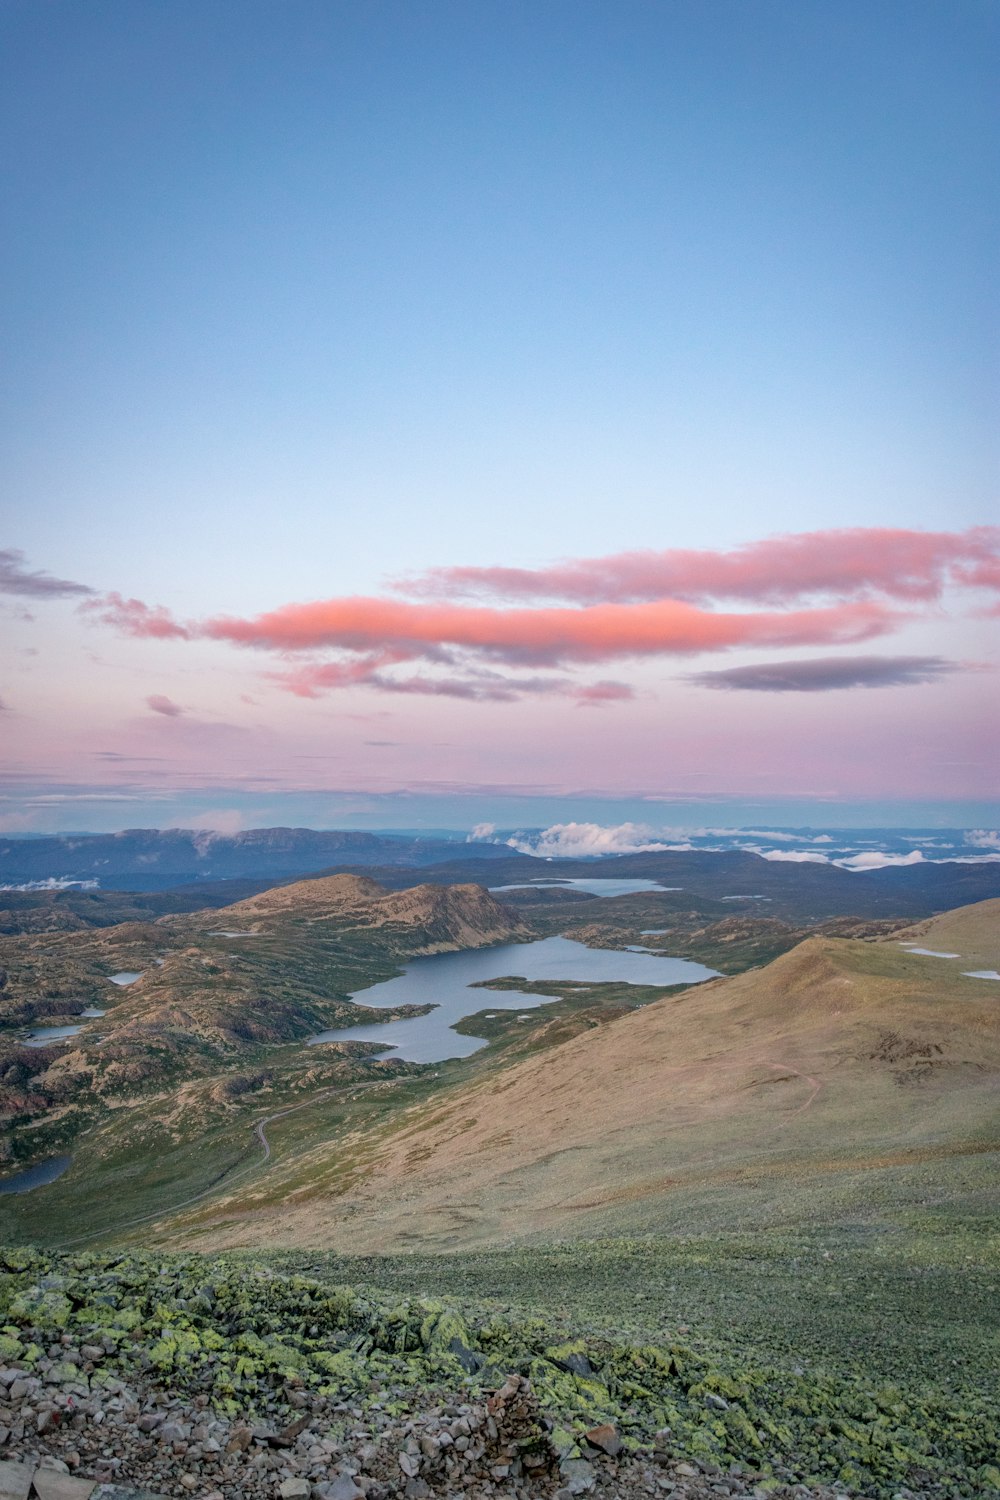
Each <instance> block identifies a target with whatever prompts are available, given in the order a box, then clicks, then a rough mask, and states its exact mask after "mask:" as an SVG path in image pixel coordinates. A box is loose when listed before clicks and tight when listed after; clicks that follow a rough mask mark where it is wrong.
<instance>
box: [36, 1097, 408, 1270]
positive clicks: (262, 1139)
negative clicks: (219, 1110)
mask: <svg viewBox="0 0 1000 1500" xmlns="http://www.w3.org/2000/svg"><path fill="white" fill-rule="evenodd" d="M423 1076H424V1075H423V1074H421V1073H415V1074H411V1075H409V1076H404V1077H402V1078H396V1079H385V1078H374V1079H372V1081H371V1082H370V1083H356V1084H347V1085H344V1084H341V1085H340V1086H339V1087H336V1088H329V1089H322V1090H321V1091H320V1092H319V1093H318V1094H313V1095H312V1096H311V1097H310V1098H308V1099H303V1100H302V1101H301V1102H300V1103H298V1104H290V1105H289V1106H288V1108H287V1109H278V1110H275V1112H274V1114H273V1115H265V1116H264V1118H263V1119H262V1120H258V1121H257V1122H256V1124H255V1125H254V1127H253V1134H254V1136H255V1138H256V1140H257V1143H258V1145H259V1146H260V1148H261V1153H262V1154H261V1157H260V1159H259V1160H258V1161H252V1162H248V1163H247V1165H246V1166H245V1167H241V1168H240V1169H239V1170H238V1171H236V1172H225V1173H223V1175H222V1176H221V1177H218V1178H216V1180H215V1182H213V1183H211V1184H210V1185H209V1186H208V1187H207V1188H202V1190H201V1192H200V1193H194V1194H192V1196H191V1197H190V1198H182V1199H181V1201H180V1203H170V1204H168V1205H166V1206H165V1207H163V1208H158V1209H155V1210H154V1211H153V1212H152V1213H148V1214H140V1215H139V1216H138V1218H135V1219H127V1220H126V1221H125V1223H124V1224H116V1225H115V1233H116V1234H117V1233H119V1232H120V1231H122V1230H125V1229H136V1228H138V1226H139V1225H140V1224H149V1223H151V1222H152V1221H153V1220H155V1219H165V1218H168V1217H170V1216H172V1215H173V1214H176V1213H179V1212H180V1211H181V1209H184V1208H190V1207H191V1206H192V1205H193V1204H195V1203H201V1202H202V1200H203V1199H205V1198H209V1197H211V1196H212V1195H213V1194H215V1193H218V1192H219V1191H220V1190H222V1189H224V1188H228V1187H230V1186H231V1185H232V1184H233V1183H235V1182H239V1181H241V1180H242V1178H244V1177H246V1176H247V1175H248V1174H249V1173H250V1172H253V1171H255V1170H256V1169H257V1168H258V1167H261V1166H263V1165H264V1163H265V1162H268V1161H270V1159H271V1143H270V1141H269V1140H268V1138H267V1128H266V1127H267V1126H268V1125H270V1124H271V1123H272V1122H273V1121H274V1120H283V1119H284V1118H285V1116H286V1115H294V1114H297V1113H298V1111H299V1110H300V1109H308V1108H309V1107H310V1106H311V1105H313V1104H321V1103H322V1102H323V1100H324V1099H329V1098H330V1096H331V1094H339V1093H343V1092H345V1090H346V1089H349V1088H353V1089H354V1091H355V1092H356V1093H360V1092H361V1091H362V1090H364V1089H371V1088H376V1087H379V1086H384V1085H385V1084H386V1083H412V1082H413V1081H414V1080H415V1079H417V1078H422V1077H423ZM103 1233H104V1231H103V1230H100V1229H98V1230H94V1231H93V1232H91V1233H88V1234H81V1235H77V1237H76V1238H75V1239H72V1240H63V1241H62V1242H61V1244H60V1246H59V1248H60V1249H72V1248H73V1246H75V1245H84V1244H86V1243H87V1241H88V1240H96V1239H100V1238H102V1236H103Z"/></svg>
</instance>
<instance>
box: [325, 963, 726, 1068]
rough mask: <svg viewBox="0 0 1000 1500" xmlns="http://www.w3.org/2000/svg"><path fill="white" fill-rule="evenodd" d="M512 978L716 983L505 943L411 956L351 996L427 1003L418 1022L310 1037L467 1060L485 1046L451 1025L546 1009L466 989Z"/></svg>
mask: <svg viewBox="0 0 1000 1500" xmlns="http://www.w3.org/2000/svg"><path fill="white" fill-rule="evenodd" d="M513 975H516V976H518V977H520V978H524V979H527V980H529V981H530V980H533V979H534V980H539V979H547V980H562V981H565V982H566V983H575V984H580V985H588V984H608V983H611V984H614V983H619V984H655V985H660V986H664V987H665V986H667V985H671V984H701V983H703V981H704V980H706V979H716V978H717V977H718V975H717V973H716V970H715V969H709V968H706V967H705V965H704V964H697V963H691V962H689V961H688V960H687V959H683V958H668V957H666V956H662V957H661V956H660V955H655V956H654V955H652V954H648V953H634V952H623V951H621V950H619V949H612V948H587V947H586V946H585V945H584V944H583V943H575V942H573V940H572V939H571V938H562V937H552V938H542V939H540V940H539V941H537V942H533V943H504V944H502V945H501V946H500V947H497V948H473V949H468V950H466V951H464V952H462V953H438V954H435V955H434V956H433V957H430V958H415V959H414V960H413V961H412V962H411V963H409V964H407V966H406V969H405V971H404V972H403V973H402V974H400V975H398V976H397V977H396V978H395V979H387V980H385V981H384V983H382V984H376V985H372V987H371V988H370V989H367V990H356V991H355V992H354V994H353V995H352V996H351V999H352V1000H354V1001H356V1002H357V1004H358V1005H368V1006H373V1007H375V1008H377V1009H383V1008H385V1007H389V1006H396V1005H433V1006H434V1007H435V1008H434V1010H432V1011H429V1012H428V1013H427V1014H426V1015H423V1016H410V1017H408V1018H407V1019H406V1020H402V1021H384V1022H381V1023H380V1022H378V1021H375V1022H371V1021H369V1022H367V1023H362V1024H360V1025H357V1026H348V1027H342V1028H335V1029H331V1030H329V1031H321V1032H319V1033H318V1035H316V1036H312V1037H310V1038H309V1044H310V1046H315V1045H316V1044H317V1043H320V1042H382V1043H384V1044H387V1045H389V1046H390V1047H392V1048H393V1051H394V1054H395V1056H397V1057H401V1058H404V1059H405V1060H406V1061H407V1062H423V1063H430V1062H443V1061H444V1060H445V1058H447V1057H469V1056H470V1055H471V1054H472V1053H473V1052H478V1051H479V1049H480V1047H485V1046H486V1041H485V1040H484V1039H483V1038H482V1037H475V1036H463V1035H462V1034H461V1032H458V1031H455V1030H454V1026H455V1023H456V1022H457V1021H461V1020H462V1019H463V1018H464V1017H465V1016H470V1015H474V1014H475V1013H476V1012H477V1011H481V1010H485V1008H486V1006H487V1005H488V1006H489V1007H490V1010H491V1011H492V1012H494V1013H495V1012H497V1011H500V1010H513V1011H526V1010H535V1009H537V1007H538V1006H540V1005H551V1004H552V1002H553V999H554V997H553V996H552V995H537V994H531V993H525V992H524V991H522V990H487V991H482V990H477V989H472V988H470V986H472V985H475V984H481V983H482V982H483V981H484V980H486V979H503V978H507V977H510V976H513Z"/></svg>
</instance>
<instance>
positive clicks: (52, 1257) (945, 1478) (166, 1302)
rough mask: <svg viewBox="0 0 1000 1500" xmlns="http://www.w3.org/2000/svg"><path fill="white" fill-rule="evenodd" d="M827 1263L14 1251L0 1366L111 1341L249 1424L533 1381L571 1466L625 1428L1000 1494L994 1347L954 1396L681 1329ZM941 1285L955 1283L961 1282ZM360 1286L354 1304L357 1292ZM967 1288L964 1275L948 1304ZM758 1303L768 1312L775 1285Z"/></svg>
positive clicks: (718, 1450)
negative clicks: (684, 1312) (600, 1433)
mask: <svg viewBox="0 0 1000 1500" xmlns="http://www.w3.org/2000/svg"><path fill="white" fill-rule="evenodd" d="M793 1251H794V1252H795V1254H792V1252H793ZM828 1253H830V1252H828V1251H826V1250H823V1249H820V1247H819V1245H818V1244H814V1243H810V1242H807V1241H800V1242H798V1243H797V1244H793V1243H791V1242H788V1243H785V1244H783V1245H780V1246H779V1245H777V1244H775V1245H772V1246H771V1247H770V1248H769V1252H765V1253H764V1254H763V1255H761V1254H760V1252H759V1250H758V1249H757V1248H756V1247H754V1246H750V1245H746V1244H743V1245H739V1244H736V1243H734V1244H732V1245H730V1246H729V1247H726V1248H725V1249H723V1250H722V1251H721V1253H720V1247H718V1246H712V1245H706V1244H701V1245H699V1244H698V1243H697V1242H692V1243H691V1244H690V1245H688V1246H687V1247H682V1248H680V1249H679V1248H678V1247H677V1246H664V1245H655V1244H647V1245H639V1244H633V1245H626V1244H621V1243H619V1244H615V1245H611V1246H601V1245H592V1246H577V1247H574V1248H573V1249H572V1250H566V1251H560V1250H558V1249H555V1250H552V1251H550V1252H547V1253H546V1254H545V1255H544V1256H540V1255H528V1256H525V1255H516V1256H511V1255H502V1254H501V1255H495V1256H489V1257H480V1258H478V1259H477V1260H476V1261H475V1262H472V1261H469V1260H468V1259H462V1260H459V1261H456V1262H455V1263H453V1264H452V1265H450V1266H448V1265H446V1264H442V1263H441V1262H434V1263H431V1262H428V1261H423V1262H414V1261H410V1263H409V1264H405V1263H400V1262H372V1261H369V1262H366V1263H364V1264H360V1263H350V1262H347V1263H345V1262H333V1261H324V1259H323V1258H322V1257H319V1258H318V1259H317V1258H316V1257H313V1258H312V1260H311V1261H310V1265H309V1272H310V1274H308V1275H307V1274H304V1272H303V1271H299V1270H296V1269H295V1266H294V1264H293V1261H292V1259H291V1258H288V1257H285V1258H280V1259H279V1258H275V1257H265V1256H260V1255H229V1256H220V1257H209V1258H202V1257H198V1256H160V1255H150V1254H132V1253H115V1252H110V1253H99V1254H95V1253H89V1254H85V1255H79V1256H68V1255H60V1254H54V1253H50V1252H42V1251H31V1250H17V1249H11V1250H7V1251H6V1252H0V1357H2V1359H3V1361H4V1362H5V1363H7V1364H11V1363H16V1364H19V1365H22V1366H24V1367H25V1368H27V1369H29V1370H30V1369H31V1368H32V1366H33V1365H34V1364H35V1363H36V1362H37V1361H38V1360H40V1359H41V1358H42V1357H43V1351H44V1350H45V1349H46V1348H47V1347H48V1346H50V1345H52V1344H53V1343H56V1342H58V1341H59V1340H60V1339H61V1338H62V1337H63V1336H64V1335H68V1336H69V1339H70V1342H72V1343H74V1344H86V1343H88V1342H92V1341H93V1340H94V1339H96V1338H98V1337H100V1338H101V1339H102V1340H103V1341H104V1342H105V1347H107V1345H108V1342H110V1345H111V1348H112V1350H113V1355H112V1359H111V1361H110V1369H109V1370H108V1371H107V1374H108V1375H111V1376H112V1377H114V1375H115V1374H117V1375H119V1376H122V1377H124V1378H126V1379H128V1378H130V1377H132V1376H134V1375H136V1374H141V1375H142V1377H143V1378H144V1379H149V1378H153V1379H155V1380H158V1381H160V1382H161V1383H163V1384H167V1385H170V1386H171V1387H172V1388H174V1389H176V1390H178V1391H181V1392H187V1393H190V1394H199V1395H207V1396H208V1397H209V1399H210V1401H211V1402H212V1403H213V1404H214V1405H215V1406H217V1407H218V1408H219V1409H220V1410H222V1411H224V1412H228V1413H230V1414H234V1413H236V1412H237V1411H241V1412H242V1411H250V1412H253V1411H254V1410H255V1409H257V1408H259V1407H262V1406H263V1405H264V1404H265V1402H266V1403H268V1404H269V1405H270V1404H271V1403H273V1401H274V1399H275V1396H277V1398H278V1401H279V1404H280V1401H281V1398H282V1393H283V1392H287V1391H288V1390H289V1388H290V1386H295V1387H297V1388H299V1389H301V1388H302V1387H303V1386H304V1387H305V1388H306V1389H307V1390H309V1389H311V1390H315V1391H317V1392H320V1393H323V1394H326V1395H333V1396H336V1397H337V1399H339V1400H349V1401H350V1402H351V1403H352V1404H356V1405H357V1406H359V1407H361V1409H362V1411H363V1410H364V1408H365V1407H366V1405H367V1404H368V1403H370V1402H371V1401H372V1400H374V1399H376V1398H377V1399H378V1400H379V1402H380V1404H381V1405H382V1406H383V1409H384V1403H385V1399H386V1398H385V1392H386V1391H387V1390H388V1391H390V1392H391V1391H393V1390H397V1391H402V1390H404V1389H405V1390H410V1391H412V1390H413V1389H414V1388H420V1387H426V1388H428V1389H430V1388H437V1389H440V1388H441V1387H449V1386H450V1387H452V1388H462V1389H470V1388H471V1389H473V1390H475V1389H479V1388H482V1387H484V1386H487V1387H489V1386H494V1385H496V1384H498V1383H500V1381H501V1380H502V1378H503V1376H504V1375H506V1374H507V1373H508V1372H510V1371H517V1372H519V1373H521V1374H524V1375H527V1376H529V1377H530V1379H531V1381H532V1384H533V1386H534V1388H535V1391H536V1393H537V1395H538V1396H539V1398H540V1401H541V1405H542V1409H543V1412H544V1413H545V1414H546V1415H547V1416H548V1417H549V1419H550V1421H551V1423H552V1434H551V1436H552V1441H553V1442H554V1444H555V1445H556V1447H557V1448H559V1450H560V1451H561V1452H562V1453H563V1454H564V1455H568V1454H572V1452H573V1450H574V1445H575V1444H576V1443H577V1441H578V1440H579V1439H581V1438H582V1435H583V1433H584V1432H585V1431H586V1429H587V1428H588V1427H590V1426H592V1425H593V1424H594V1423H595V1422H598V1421H609V1422H612V1423H614V1424H615V1426H616V1427H617V1428H618V1429H619V1431H620V1432H621V1434H622V1436H623V1438H624V1440H625V1443H626V1447H627V1448H629V1449H631V1450H632V1451H635V1452H642V1451H644V1450H645V1451H648V1450H649V1448H650V1446H651V1445H652V1442H653V1437H654V1434H660V1437H659V1439H658V1442H659V1445H660V1446H661V1447H662V1445H663V1444H664V1443H666V1445H667V1450H668V1451H672V1452H674V1453H675V1454H676V1455H677V1456H696V1457H700V1458H703V1459H707V1460H711V1461H713V1462H716V1463H720V1464H724V1465H726V1466H728V1465H730V1464H732V1463H734V1462H736V1463H741V1464H743V1465H746V1466H747V1467H748V1468H751V1469H753V1470H755V1471H763V1472H764V1473H768V1472H775V1471H777V1472H778V1473H780V1474H781V1475H782V1477H784V1476H786V1475H788V1476H791V1477H794V1478H797V1479H801V1480H803V1481H805V1482H813V1483H823V1482H826V1483H831V1482H833V1481H839V1482H840V1483H841V1484H843V1485H844V1486H846V1487H848V1488H849V1489H854V1490H858V1491H862V1492H864V1493H865V1494H868V1495H872V1496H877V1497H884V1500H888V1497H891V1496H892V1495H894V1494H895V1493H896V1492H897V1491H898V1489H899V1488H900V1487H901V1486H904V1485H905V1486H907V1487H908V1488H911V1489H914V1490H917V1491H921V1492H926V1493H928V1494H936V1495H941V1496H949V1497H957V1496H963V1497H974V1496H984V1497H985V1496H987V1495H992V1494H997V1493H1000V1469H998V1468H997V1467H996V1455H997V1449H998V1443H1000V1413H998V1409H997V1391H996V1386H995V1383H994V1382H992V1380H991V1378H990V1374H991V1371H992V1370H994V1369H995V1355H996V1347H995V1340H994V1343H993V1345H992V1346H991V1344H990V1341H989V1338H988V1337H987V1336H986V1334H985V1332H984V1331H982V1330H981V1332H980V1335H979V1336H978V1337H971V1338H968V1337H966V1338H965V1339H964V1341H963V1347H964V1349H965V1358H964V1360H963V1362H962V1364H961V1365H959V1364H955V1365H953V1366H952V1371H951V1373H949V1375H948V1378H947V1379H946V1380H944V1381H941V1380H936V1379H934V1378H933V1376H934V1375H935V1373H936V1371H935V1370H933V1369H928V1366H927V1362H926V1353H927V1351H926V1350H923V1351H920V1350H919V1348H918V1345H917V1344H916V1343H914V1342H913V1340H912V1338H911V1337H910V1336H909V1335H907V1334H906V1333H904V1334H903V1337H902V1340H901V1344H902V1346H903V1347H902V1348H901V1349H900V1354H899V1359H898V1360H895V1361H890V1363H889V1365H888V1366H886V1365H885V1364H884V1362H883V1361H882V1360H880V1359H874V1360H865V1361H861V1360H849V1359H845V1358H844V1351H843V1350H841V1349H839V1348H834V1349H826V1350H825V1357H824V1358H821V1357H819V1353H820V1351H819V1350H818V1349H817V1350H816V1351H813V1352H812V1354H811V1357H808V1358H807V1357H805V1356H803V1357H802V1358H801V1359H799V1360H793V1359H790V1358H788V1357H784V1358H776V1357H775V1356H774V1353H773V1352H769V1351H768V1349H767V1347H766V1340H765V1338H764V1331H763V1329H760V1330H758V1338H757V1339H754V1338H750V1339H746V1340H744V1339H741V1338H737V1334H738V1330H739V1324H738V1318H737V1311H738V1310H737V1308H736V1307H730V1308H729V1309H728V1310H727V1313H726V1316H727V1317H728V1318H729V1320H730V1333H729V1336H728V1337H726V1336H723V1334H722V1330H721V1328H720V1326H719V1325H720V1323H721V1321H722V1320H721V1318H720V1317H719V1315H718V1311H717V1313H716V1316H715V1326H713V1327H711V1328H710V1327H709V1322H710V1320H706V1321H705V1322H704V1323H703V1322H702V1320H701V1319H697V1318H696V1319H695V1320H694V1321H692V1322H691V1323H686V1322H682V1321H680V1320H679V1318H678V1314H679V1313H680V1311H681V1309H682V1307H684V1306H694V1307H695V1309H696V1312H697V1311H700V1310H701V1309H700V1307H699V1296H698V1295H694V1296H692V1293H697V1289H698V1287H699V1285H700V1286H701V1294H700V1295H701V1300H702V1302H703V1300H704V1297H705V1284H704V1280H703V1275H704V1271H705V1270H707V1268H708V1267H709V1266H711V1268H712V1272H713V1280H714V1282H715V1287H716V1289H715V1291H714V1292H713V1294H712V1295H713V1297H714V1299H715V1300H716V1302H717V1301H718V1300H719V1298H720V1295H721V1296H722V1298H723V1300H724V1298H725V1294H726V1292H727V1290H731V1289H732V1288H734V1287H736V1286H737V1285H739V1284H740V1283H741V1282H744V1281H748V1280H749V1281H754V1280H759V1279H760V1278H761V1277H763V1278H764V1280H765V1281H769V1284H770V1293H771V1294H772V1295H773V1294H774V1293H775V1292H777V1291H779V1290H780V1289H781V1288H785V1289H787V1288H788V1287H789V1286H791V1285H792V1283H793V1282H794V1281H795V1280H798V1281H800V1282H801V1281H803V1280H808V1281H809V1282H810V1283H812V1284H814V1285H816V1286H822V1285H823V1284H824V1282H825V1281H827V1282H828V1281H829V1279H830V1276H831V1272H830V1270H829V1267H828V1262H827V1261H826V1259H825V1257H826V1255H827V1254H828ZM727 1261H728V1269H727ZM640 1268H641V1272H642V1279H641V1282H637V1280H636V1274H637V1272H638V1271H639V1270H640ZM923 1270H924V1272H925V1273H926V1274H928V1275H930V1276H931V1277H932V1280H933V1278H934V1277H935V1275H936V1276H938V1277H940V1276H941V1267H940V1266H938V1267H936V1268H935V1267H934V1266H932V1265H930V1264H928V1265H927V1266H925V1267H924V1268H923ZM917 1271H918V1267H917V1266H916V1265H915V1264H913V1263H911V1264H910V1265H909V1267H908V1268H906V1269H904V1268H902V1267H900V1266H899V1265H894V1264H893V1263H892V1261H891V1260H890V1262H889V1263H888V1264H887V1265H886V1267H885V1269H884V1275H883V1278H882V1280H881V1281H876V1282H875V1283H874V1284H872V1285H871V1286H869V1288H868V1290H869V1292H871V1293H872V1294H873V1295H874V1296H875V1297H876V1298H878V1299H879V1300H880V1301H881V1302H882V1305H883V1306H884V1298H885V1297H886V1296H888V1297H889V1298H890V1300H891V1298H892V1297H893V1296H894V1295H898V1293H899V1291H900V1287H901V1285H902V1283H903V1282H906V1281H910V1280H912V1278H913V1277H914V1276H915V1275H916V1273H917ZM995 1272H996V1267H995V1266H993V1267H992V1268H990V1267H988V1266H987V1265H977V1266H976V1268H975V1270H974V1272H973V1273H972V1280H973V1281H974V1282H975V1283H976V1286H977V1287H978V1291H974V1292H973V1294H972V1297H971V1298H970V1299H969V1301H968V1304H967V1305H968V1313H969V1319H968V1321H969V1324H970V1330H969V1331H970V1332H971V1324H972V1322H973V1316H972V1315H973V1313H974V1312H975V1311H976V1310H977V1308H978V1310H979V1311H980V1312H983V1311H984V1310H986V1309H987V1308H988V1305H989V1304H988V1300H987V1294H988V1290H989V1279H990V1278H991V1277H994V1276H995ZM342 1273H348V1274H350V1275H351V1277H352V1281H353V1285H352V1286H344V1285H343V1284H340V1280H341V1275H342ZM359 1274H360V1275H361V1276H362V1277H363V1278H364V1279H361V1280H359V1279H358V1277H359ZM630 1278H631V1286H632V1290H633V1299H632V1305H631V1306H630V1307H626V1306H625V1301H624V1296H623V1290H622V1289H623V1287H626V1286H628V1285H629V1282H630ZM836 1279H837V1273H834V1280H836ZM980 1283H981V1285H980ZM842 1284H843V1285H845V1286H846V1285H847V1282H846V1281H845V1282H843V1283H842ZM639 1285H641V1286H642V1291H643V1297H642V1298H641V1299H640V1298H637V1297H636V1295H635V1292H636V1288H637V1286H639ZM953 1285H954V1284H953V1283H952V1286H953ZM948 1287H949V1281H948V1273H947V1271H946V1272H945V1273H944V1275H943V1279H939V1280H937V1281H934V1285H933V1289H932V1291H931V1293H930V1295H931V1296H932V1297H937V1296H939V1295H940V1294H942V1293H943V1294H945V1295H947V1291H948ZM616 1288H617V1289H618V1290H617V1292H616V1290H615V1289H616ZM856 1290H860V1288H856ZM487 1293H489V1295H487ZM510 1294H513V1296H511V1295H510ZM867 1295H868V1293H866V1296H867ZM910 1295H914V1294H913V1292H912V1288H911V1290H910V1292H909V1293H907V1296H910ZM737 1300H739V1299H737ZM756 1300H757V1302H758V1305H762V1303H763V1298H762V1295H761V1289H760V1287H759V1286H758V1290H757V1294H756ZM749 1301H750V1302H751V1303H752V1302H753V1301H754V1299H753V1298H750V1299H749ZM525 1303H527V1305H525ZM644 1305H645V1308H646V1311H645V1312H643V1310H642V1308H643V1306H644ZM994 1309H995V1299H994ZM896 1311H897V1312H898V1311H899V1309H898V1308H897V1309H896ZM616 1314H624V1315H625V1317H624V1319H622V1320H621V1321H623V1322H624V1323H625V1325H626V1326H624V1327H622V1326H620V1320H619V1318H618V1317H617V1316H616ZM779 1321H780V1318H779ZM987 1321H989V1319H987ZM786 1323H787V1320H786ZM651 1328H652V1329H653V1330H654V1331H653V1332H650V1329H651ZM994 1334H995V1329H994ZM957 1347H958V1346H957V1345H956V1348H957ZM919 1352H922V1353H923V1355H924V1358H923V1359H918V1358H916V1357H915V1356H916V1355H917V1354H918V1353H919ZM936 1353H937V1355H938V1356H939V1357H940V1356H942V1350H941V1349H937V1350H936ZM785 1354H786V1356H787V1354H788V1351H785ZM904 1355H906V1356H908V1358H904ZM955 1358H957V1356H955ZM102 1378H106V1376H104V1377H102ZM665 1430H666V1431H667V1432H668V1433H669V1436H668V1437H664V1436H663V1434H664V1431H665Z"/></svg>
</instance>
